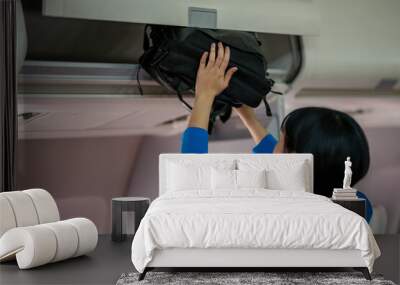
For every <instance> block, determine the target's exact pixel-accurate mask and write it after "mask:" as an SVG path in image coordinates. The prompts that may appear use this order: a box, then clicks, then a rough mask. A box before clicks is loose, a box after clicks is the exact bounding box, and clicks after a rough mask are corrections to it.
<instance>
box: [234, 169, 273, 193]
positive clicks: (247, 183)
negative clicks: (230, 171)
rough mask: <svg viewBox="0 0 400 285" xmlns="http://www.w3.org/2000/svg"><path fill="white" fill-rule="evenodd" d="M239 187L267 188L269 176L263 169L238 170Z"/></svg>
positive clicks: (237, 180) (237, 181)
mask: <svg viewBox="0 0 400 285" xmlns="http://www.w3.org/2000/svg"><path fill="white" fill-rule="evenodd" d="M235 172H236V183H237V188H238V189H239V188H267V177H266V172H265V169H263V170H236V171H235Z"/></svg>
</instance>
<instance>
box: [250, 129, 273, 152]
mask: <svg viewBox="0 0 400 285" xmlns="http://www.w3.org/2000/svg"><path fill="white" fill-rule="evenodd" d="M276 144H277V140H276V139H275V138H274V137H273V136H272V135H271V134H268V135H266V136H265V137H264V138H263V139H262V140H261V141H260V142H259V143H258V145H256V146H255V147H254V148H253V153H272V152H273V151H274V148H275V146H276Z"/></svg>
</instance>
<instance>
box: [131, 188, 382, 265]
mask: <svg viewBox="0 0 400 285" xmlns="http://www.w3.org/2000/svg"><path fill="white" fill-rule="evenodd" d="M165 248H275V249H277V248H302V249H312V248H314V249H358V250H360V251H361V255H362V257H363V259H364V260H365V264H366V266H367V267H368V268H369V270H370V271H372V266H373V263H374V260H375V259H376V258H377V257H378V256H379V255H380V251H379V248H378V246H377V244H376V242H375V239H374V237H373V234H372V232H371V230H370V228H369V226H368V224H367V222H366V221H365V220H364V219H363V218H361V217H360V216H359V215H357V214H355V213H353V212H351V211H349V210H346V209H344V208H342V207H341V206H339V205H337V204H335V203H333V202H332V201H330V199H328V198H326V197H323V196H319V195H315V194H311V193H306V192H299V191H277V190H265V189H263V190H261V189H260V190H257V189H249V190H240V191H233V192H229V191H227V192H223V191H222V192H218V193H217V194H216V193H208V192H204V191H203V192H198V191H179V192H171V193H167V194H164V195H163V196H161V197H159V198H157V199H156V200H155V201H154V202H153V203H152V204H151V206H150V208H149V210H148V211H147V213H146V215H145V217H144V218H143V220H142V221H141V223H140V226H139V228H138V230H137V232H136V235H135V237H134V239H133V243H132V262H133V264H134V266H135V267H136V269H137V270H138V271H139V272H143V270H144V268H145V267H146V265H147V264H148V263H149V262H150V261H151V260H152V257H153V252H154V249H165Z"/></svg>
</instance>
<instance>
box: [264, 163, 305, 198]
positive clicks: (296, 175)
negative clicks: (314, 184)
mask: <svg viewBox="0 0 400 285" xmlns="http://www.w3.org/2000/svg"><path fill="white" fill-rule="evenodd" d="M305 167H306V164H305V163H304V162H303V163H297V164H294V165H292V167H287V168H281V169H270V170H267V181H268V183H267V187H268V189H273V190H290V191H303V192H305V191H306V189H307V177H306V175H305V173H307V171H306V169H305Z"/></svg>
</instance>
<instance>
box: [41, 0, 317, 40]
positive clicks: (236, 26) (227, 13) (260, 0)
mask: <svg viewBox="0 0 400 285" xmlns="http://www.w3.org/2000/svg"><path fill="white" fill-rule="evenodd" d="M193 8H195V12H199V13H201V16H205V17H206V19H208V22H207V23H204V21H202V20H199V21H197V18H196V17H197V16H198V14H196V13H193ZM43 14H44V15H47V16H56V17H68V18H80V19H93V20H108V21H120V22H131V23H148V24H162V25H171V26H192V25H195V26H199V25H200V26H201V24H206V25H207V27H210V28H217V29H227V30H240V31H252V32H262V33H279V34H289V35H318V33H319V13H318V9H316V6H315V3H314V1H312V0H279V1H276V0H251V1H243V0H218V1H215V0H207V1H204V0H163V1H160V0H112V1H110V0H43ZM210 22H213V23H215V27H212V26H210Z"/></svg>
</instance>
